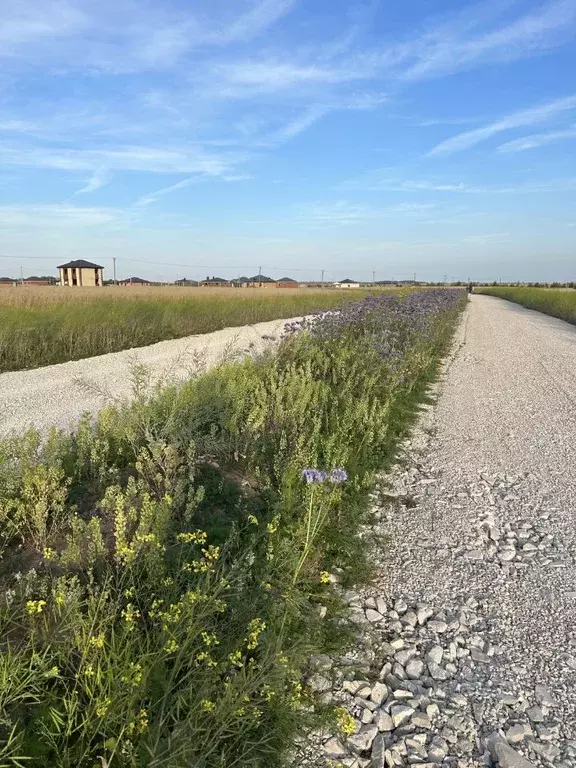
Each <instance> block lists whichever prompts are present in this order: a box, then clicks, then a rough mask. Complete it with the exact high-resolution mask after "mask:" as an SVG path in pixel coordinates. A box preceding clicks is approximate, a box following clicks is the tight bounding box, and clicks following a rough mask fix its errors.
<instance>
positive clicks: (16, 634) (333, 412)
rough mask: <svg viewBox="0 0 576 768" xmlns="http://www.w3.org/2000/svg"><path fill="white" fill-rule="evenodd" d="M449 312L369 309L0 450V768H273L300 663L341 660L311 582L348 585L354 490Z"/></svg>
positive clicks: (335, 628)
mask: <svg viewBox="0 0 576 768" xmlns="http://www.w3.org/2000/svg"><path fill="white" fill-rule="evenodd" d="M462 305H463V302H460V305H459V306H453V307H452V308H451V309H450V310H449V311H448V310H444V311H437V312H436V313H435V314H432V315H431V316H430V319H429V321H427V322H424V323H418V322H416V321H414V322H412V320H411V319H410V318H407V319H404V318H403V317H402V316H399V315H398V314H396V313H395V312H391V313H390V314H386V312H384V313H383V314H382V313H381V312H382V310H381V309H372V310H371V312H370V313H368V314H365V315H364V316H363V317H362V318H361V319H360V320H358V319H350V320H348V321H345V322H343V323H341V324H340V320H337V324H336V327H335V328H333V329H332V332H331V334H330V335H327V336H318V335H314V334H313V333H310V332H303V333H301V334H299V335H296V336H293V337H290V338H288V339H286V340H285V341H283V342H282V343H281V345H280V346H279V348H278V349H277V351H276V352H274V353H270V354H268V355H266V356H263V357H261V358H258V359H247V360H244V361H243V362H241V363H236V364H232V365H223V366H221V367H219V368H216V369H214V370H212V371H210V372H208V373H206V374H204V375H202V376H200V377H198V378H195V379H193V380H190V381H188V382H186V383H184V384H182V385H172V386H170V387H167V388H163V389H158V390H155V391H153V392H150V393H147V394H144V393H141V394H140V396H139V398H138V399H137V400H136V401H135V402H134V403H133V404H131V405H127V406H122V407H111V408H108V409H106V410H104V411H102V412H101V413H100V414H99V415H98V416H97V418H96V420H95V422H94V423H92V422H91V421H90V420H89V419H88V418H86V419H85V420H83V421H82V422H81V423H80V424H79V426H78V428H77V430H76V431H75V432H73V433H72V434H65V433H63V432H56V431H54V432H52V433H51V434H50V435H49V436H48V438H47V439H46V440H44V441H42V440H41V439H40V437H39V435H38V434H37V433H35V432H33V431H31V432H29V433H28V434H26V435H24V436H22V437H19V438H11V439H7V440H3V441H0V473H1V475H2V478H3V482H2V484H1V485H0V585H1V587H2V591H1V594H2V595H3V597H2V598H0V644H1V648H2V654H0V766H7V767H8V766H24V765H26V766H29V765H32V766H34V765H37V766H50V767H51V768H93V767H94V766H107V768H144V767H145V766H146V767H147V768H160V767H161V766H163V767H166V768H168V767H169V768H185V767H187V766H190V765H202V766H203V768H223V767H224V766H226V768H260V767H261V766H278V767H280V766H281V765H283V764H284V762H283V755H284V753H285V750H286V748H287V747H288V746H289V745H290V744H291V743H292V740H293V738H294V736H295V734H296V733H301V732H302V731H303V730H305V729H306V728H308V727H311V726H312V725H313V724H314V722H315V721H314V719H313V717H312V714H311V711H310V707H309V704H310V702H311V701H312V698H311V695H310V694H309V692H308V691H307V690H306V689H305V688H303V687H302V675H303V670H304V669H305V667H306V664H307V662H308V660H309V658H310V655H311V654H313V653H318V652H324V651H330V650H334V649H335V648H337V647H342V644H343V643H344V642H345V640H346V632H345V631H344V630H343V625H342V623H341V617H342V608H341V603H340V600H339V598H338V595H337V593H336V592H335V590H333V588H332V587H331V585H330V584H329V583H327V578H326V577H327V574H328V572H333V571H335V570H336V569H341V573H342V574H343V575H342V578H343V580H345V581H346V583H351V582H353V581H354V580H355V579H358V578H359V577H360V576H362V575H364V576H365V575H366V573H367V563H366V560H365V554H364V553H365V546H364V545H363V544H362V541H361V539H360V538H359V530H360V526H361V525H362V524H363V523H364V522H366V520H367V519H368V514H369V505H368V496H369V491H370V489H371V487H372V485H373V480H374V477H375V474H376V473H377V472H378V471H379V470H380V469H382V467H384V466H386V465H388V464H389V463H390V462H391V461H392V457H393V455H394V450H395V447H396V445H397V442H398V440H399V439H400V437H401V436H402V435H403V434H405V432H406V430H407V428H408V426H409V425H410V423H411V422H412V420H413V418H414V417H415V414H416V412H417V406H418V403H419V402H421V400H422V399H423V397H424V395H425V391H426V385H427V383H428V382H429V381H430V380H431V378H432V377H433V376H434V375H435V372H436V370H437V367H438V364H439V360H440V359H441V357H442V355H443V354H444V353H445V351H446V348H447V345H448V343H449V341H450V338H451V335H452V332H453V329H454V325H455V322H456V320H457V317H458V314H459V311H460V310H461V309H462ZM388 343H392V344H393V346H394V348H395V349H397V350H401V354H399V355H391V356H389V357H388V356H384V357H382V346H381V344H388ZM337 467H343V468H345V469H346V471H347V473H348V480H347V482H345V483H343V484H331V483H328V482H323V483H320V484H307V483H306V482H304V479H303V477H302V470H303V469H304V468H317V469H327V470H331V469H333V468H337ZM320 606H325V607H326V608H327V611H328V612H327V615H326V617H325V618H323V619H321V618H320V613H319V607H320ZM317 716H323V717H325V718H328V719H329V720H331V721H334V720H335V719H336V713H333V712H331V711H329V712H326V713H321V712H320V713H319V714H318V715H317Z"/></svg>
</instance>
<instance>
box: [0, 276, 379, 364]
mask: <svg viewBox="0 0 576 768" xmlns="http://www.w3.org/2000/svg"><path fill="white" fill-rule="evenodd" d="M366 293H367V292H366ZM354 295H355V297H358V296H362V295H365V293H360V292H356V291H355V292H354ZM350 299H351V296H350V294H349V293H346V292H340V291H335V290H320V291H315V290H306V289H303V290H294V289H284V290H283V289H254V290H251V289H225V288H200V289H193V288H141V289H139V288H114V287H108V288H104V289H95V288H86V289H81V288H80V289H66V288H58V287H50V288H37V289H34V288H27V287H25V288H3V289H1V290H0V373H1V372H2V371H18V370H24V369H26V368H37V367H39V366H42V365H51V364H53V363H62V362H66V361H68V360H79V359H81V358H84V357H93V356H94V355H102V354H105V353H106V352H118V351H120V350H122V349H131V348H133V347H141V346H145V345H147V344H154V343H155V342H157V341H164V340H166V339H177V338H181V337H183V336H189V335H192V334H196V333H208V332H210V331H217V330H220V329H221V328H227V327H232V326H241V325H251V324H253V323H259V322H264V321H266V320H275V319H278V318H288V317H297V316H299V315H302V314H305V313H307V312H311V311H313V310H316V309H330V308H333V307H338V306H341V305H342V304H344V303H345V302H347V301H350Z"/></svg>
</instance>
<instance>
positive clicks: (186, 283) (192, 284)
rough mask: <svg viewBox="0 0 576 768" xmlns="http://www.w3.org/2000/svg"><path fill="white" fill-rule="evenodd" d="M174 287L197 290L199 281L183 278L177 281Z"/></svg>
mask: <svg viewBox="0 0 576 768" xmlns="http://www.w3.org/2000/svg"><path fill="white" fill-rule="evenodd" d="M174 285H180V286H181V287H182V288H197V287H198V285H199V283H198V280H188V278H187V277H183V278H181V279H180V280H175V281H174Z"/></svg>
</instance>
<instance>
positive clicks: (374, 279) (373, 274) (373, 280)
mask: <svg viewBox="0 0 576 768" xmlns="http://www.w3.org/2000/svg"><path fill="white" fill-rule="evenodd" d="M372 285H376V270H372Z"/></svg>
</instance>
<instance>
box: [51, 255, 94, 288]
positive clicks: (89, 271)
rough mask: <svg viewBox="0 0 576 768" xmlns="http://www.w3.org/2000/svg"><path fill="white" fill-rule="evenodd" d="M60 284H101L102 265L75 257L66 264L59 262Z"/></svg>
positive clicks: (92, 285)
mask: <svg viewBox="0 0 576 768" xmlns="http://www.w3.org/2000/svg"><path fill="white" fill-rule="evenodd" d="M58 269H59V270H60V285H67V286H89V287H94V286H101V285H102V284H103V280H102V272H103V270H104V267H101V266H100V264H93V263H92V262H91V261H85V260H84V259H76V260H75V261H69V262H67V263H66V264H60V266H59V267H58Z"/></svg>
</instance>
